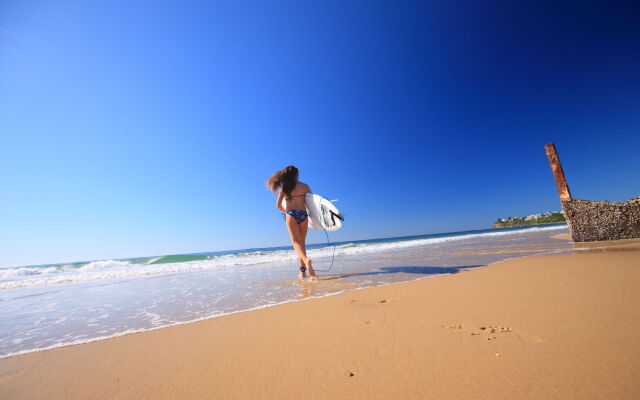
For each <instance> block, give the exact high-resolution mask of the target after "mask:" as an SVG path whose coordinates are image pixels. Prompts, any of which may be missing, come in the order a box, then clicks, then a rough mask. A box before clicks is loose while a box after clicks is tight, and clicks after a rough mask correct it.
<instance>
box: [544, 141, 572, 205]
mask: <svg viewBox="0 0 640 400" xmlns="http://www.w3.org/2000/svg"><path fill="white" fill-rule="evenodd" d="M544 148H545V150H546V151H547V158H548V159H549V165H550V166H551V171H552V172H553V177H554V179H555V180H556V188H557V189H558V195H559V196H560V200H571V192H570V191H569V186H568V185H567V181H566V179H565V178H564V171H563V170H562V164H560V158H559V157H558V152H557V151H556V145H555V144H553V143H549V144H546V145H545V146H544Z"/></svg>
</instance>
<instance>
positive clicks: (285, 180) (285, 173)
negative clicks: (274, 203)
mask: <svg viewBox="0 0 640 400" xmlns="http://www.w3.org/2000/svg"><path fill="white" fill-rule="evenodd" d="M296 183H298V168H296V167H294V166H293V165H289V166H288V167H285V168H284V169H283V170H281V171H278V172H276V173H275V174H273V175H271V178H269V179H267V187H268V188H269V190H271V192H273V193H275V192H276V190H278V188H280V189H281V190H282V191H283V192H284V194H286V195H287V196H288V195H290V194H291V191H292V190H293V189H294V188H295V187H296Z"/></svg>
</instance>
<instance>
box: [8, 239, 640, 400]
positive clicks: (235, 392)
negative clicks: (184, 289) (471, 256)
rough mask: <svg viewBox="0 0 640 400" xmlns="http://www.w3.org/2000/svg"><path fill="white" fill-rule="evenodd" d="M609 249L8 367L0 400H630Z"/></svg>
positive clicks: (637, 263) (633, 301)
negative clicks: (177, 399)
mask: <svg viewBox="0 0 640 400" xmlns="http://www.w3.org/2000/svg"><path fill="white" fill-rule="evenodd" d="M609 245H610V246H612V248H611V249H609V250H607V251H605V250H602V249H600V250H599V251H590V252H579V253H577V254H568V255H554V256H534V257H526V258H518V259H513V260H509V261H506V262H502V263H498V264H495V265H492V266H489V267H486V268H478V269H474V270H471V271H465V272H460V273H456V274H452V275H444V276H442V275H441V276H437V277H433V278H428V279H422V280H419V281H413V282H408V283H401V284H394V285H388V286H383V287H376V288H370V289H364V290H356V291H350V292H346V293H343V294H340V295H336V296H332V297H326V298H320V299H312V300H308V301H301V302H295V303H289V304H284V305H280V306H277V307H272V308H268V309H262V310H255V311H250V312H244V313H240V314H234V315H228V316H225V317H220V318H215V319H211V320H207V321H202V322H195V323H190V324H186V325H180V326H174V327H169V328H164V329H159V330H155V331H149V332H143V333H137V334H131V335H126V336H121V337H117V338H113V339H108V340H104V341H100V342H93V343H88V344H82V345H76V346H68V347H63V348H58V349H53V350H48V351H43V352H38V353H30V354H25V355H20V356H14V357H9V358H6V359H2V360H0V398H3V399H5V398H6V399H71V398H73V399H79V398H91V399H100V398H110V399H111V398H119V399H133V398H154V399H176V398H190V399H196V398H210V399H217V398H220V399H248V398H251V399H276V398H277V399H294V398H296V399H298V398H304V399H364V398H366V399H393V398H397V399H424V398H435V399H470V398H474V399H590V398H609V399H636V398H640V380H638V379H637V377H638V376H640V335H638V332H640V307H638V304H640V245H638V244H637V241H636V242H633V241H625V243H623V244H622V245H620V246H618V245H617V244H616V243H610V244H609ZM621 249H624V251H621ZM306 285H313V283H308V284H306Z"/></svg>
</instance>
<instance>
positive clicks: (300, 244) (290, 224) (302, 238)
mask: <svg viewBox="0 0 640 400" xmlns="http://www.w3.org/2000/svg"><path fill="white" fill-rule="evenodd" d="M286 221H287V229H288V230H289V236H290V237H291V243H292V244H293V248H294V250H295V251H296V253H297V254H298V257H300V261H302V263H303V264H304V265H305V266H307V268H309V275H311V277H312V278H315V276H316V274H315V273H314V272H313V267H312V266H311V259H309V257H307V251H306V248H305V242H306V236H307V226H308V224H309V223H308V221H307V220H305V221H303V222H302V223H301V224H299V223H298V222H297V221H296V220H295V218H293V217H292V216H290V215H287V220H286Z"/></svg>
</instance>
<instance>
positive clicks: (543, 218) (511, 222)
mask: <svg viewBox="0 0 640 400" xmlns="http://www.w3.org/2000/svg"><path fill="white" fill-rule="evenodd" d="M566 221H567V220H566V219H565V217H564V215H563V214H562V213H559V212H548V213H544V214H539V215H536V216H532V217H522V218H517V217H516V218H514V217H511V216H510V217H508V218H506V219H502V218H498V219H497V220H496V222H495V223H494V224H493V226H492V228H508V227H511V226H527V225H539V224H558V223H562V222H566Z"/></svg>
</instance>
